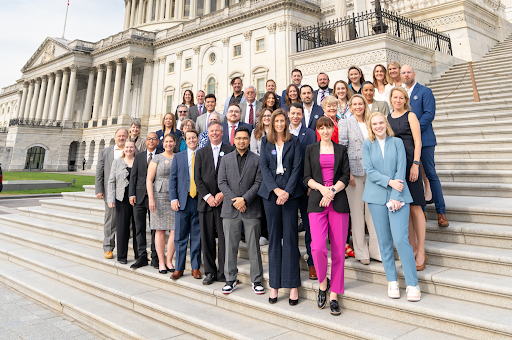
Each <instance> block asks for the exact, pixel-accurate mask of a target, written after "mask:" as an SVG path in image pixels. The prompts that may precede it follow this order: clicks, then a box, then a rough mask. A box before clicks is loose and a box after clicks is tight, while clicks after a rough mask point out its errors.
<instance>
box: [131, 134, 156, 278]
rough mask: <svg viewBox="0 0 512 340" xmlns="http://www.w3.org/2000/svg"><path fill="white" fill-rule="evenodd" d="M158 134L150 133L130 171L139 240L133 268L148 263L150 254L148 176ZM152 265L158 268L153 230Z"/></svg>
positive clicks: (132, 200)
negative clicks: (144, 146) (148, 252)
mask: <svg viewBox="0 0 512 340" xmlns="http://www.w3.org/2000/svg"><path fill="white" fill-rule="evenodd" d="M157 145H158V136H157V135H156V133H155V132H150V133H148V138H147V139H146V148H147V150H146V152H139V153H138V154H137V155H136V156H135V160H134V161H133V167H132V171H131V173H130V185H129V189H128V190H129V191H128V193H129V196H130V204H131V205H132V206H133V207H134V208H133V209H134V215H135V235H133V237H134V238H135V239H136V240H137V249H134V252H135V254H136V255H138V258H137V260H136V261H135V263H133V264H132V265H131V268H134V269H136V268H140V267H144V266H147V265H148V254H147V251H146V248H147V241H146V216H147V214H148V213H149V200H148V192H147V190H146V177H147V174H148V166H149V163H150V162H151V160H152V159H153V157H154V156H155V155H156V154H157V153H158V152H157V151H156V146H157ZM151 266H153V267H154V268H158V255H157V253H156V249H155V231H154V230H151Z"/></svg>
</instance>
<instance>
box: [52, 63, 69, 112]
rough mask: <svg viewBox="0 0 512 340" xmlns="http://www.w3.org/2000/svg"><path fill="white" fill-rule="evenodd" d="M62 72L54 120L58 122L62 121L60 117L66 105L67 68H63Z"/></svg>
mask: <svg viewBox="0 0 512 340" xmlns="http://www.w3.org/2000/svg"><path fill="white" fill-rule="evenodd" d="M62 73H63V74H64V76H63V77H62V86H61V87H60V95H59V107H58V109H57V118H55V120H56V121H58V122H60V121H62V117H63V116H64V109H65V106H66V92H67V90H68V79H69V69H65V70H64V71H63V72H62Z"/></svg>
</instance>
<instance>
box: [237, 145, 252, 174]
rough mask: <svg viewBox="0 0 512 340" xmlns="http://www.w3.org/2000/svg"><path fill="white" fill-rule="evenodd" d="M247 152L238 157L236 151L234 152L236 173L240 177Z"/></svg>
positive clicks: (238, 153) (238, 154)
mask: <svg viewBox="0 0 512 340" xmlns="http://www.w3.org/2000/svg"><path fill="white" fill-rule="evenodd" d="M248 151H249V150H245V152H244V154H243V155H240V152H238V150H237V151H236V161H237V163H238V171H239V172H240V176H242V171H243V170H244V166H245V161H246V160H247V154H248V153H249V152H248Z"/></svg>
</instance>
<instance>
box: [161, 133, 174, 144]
mask: <svg viewBox="0 0 512 340" xmlns="http://www.w3.org/2000/svg"><path fill="white" fill-rule="evenodd" d="M167 137H171V139H172V140H173V141H175V142H176V136H175V135H173V134H172V133H168V134H166V135H165V136H164V139H163V140H165V139H166V138H167Z"/></svg>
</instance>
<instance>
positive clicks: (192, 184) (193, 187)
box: [189, 151, 197, 198]
mask: <svg viewBox="0 0 512 340" xmlns="http://www.w3.org/2000/svg"><path fill="white" fill-rule="evenodd" d="M195 164H196V153H195V151H192V169H191V171H190V193H189V195H190V197H192V198H194V197H196V195H197V188H196V181H195V180H194V165H195Z"/></svg>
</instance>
